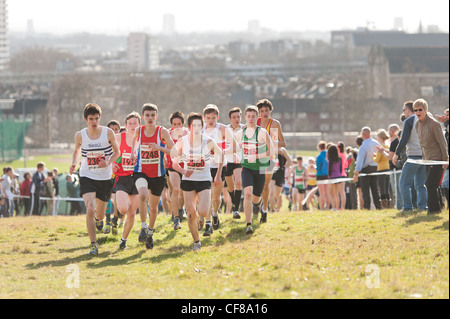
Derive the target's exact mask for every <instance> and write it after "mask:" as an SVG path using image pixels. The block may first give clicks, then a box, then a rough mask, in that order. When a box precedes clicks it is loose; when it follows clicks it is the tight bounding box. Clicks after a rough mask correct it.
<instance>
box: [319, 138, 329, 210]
mask: <svg viewBox="0 0 450 319" xmlns="http://www.w3.org/2000/svg"><path fill="white" fill-rule="evenodd" d="M326 147H327V144H326V143H325V142H324V141H320V142H319V144H318V145H317V149H318V150H319V152H320V154H319V156H317V159H316V169H317V173H316V180H317V181H322V180H327V179H328V161H327V151H326ZM317 187H318V189H319V208H320V209H327V208H328V207H329V206H330V195H329V194H328V185H327V184H320V183H317Z"/></svg>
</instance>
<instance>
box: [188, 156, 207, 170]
mask: <svg viewBox="0 0 450 319" xmlns="http://www.w3.org/2000/svg"><path fill="white" fill-rule="evenodd" d="M186 165H187V167H188V168H190V169H193V170H195V171H202V170H204V169H205V158H204V157H203V156H201V155H191V156H189V157H187V158H186Z"/></svg>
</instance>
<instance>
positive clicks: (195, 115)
mask: <svg viewBox="0 0 450 319" xmlns="http://www.w3.org/2000/svg"><path fill="white" fill-rule="evenodd" d="M194 120H200V121H201V122H202V126H203V116H202V115H201V114H200V113H195V112H192V113H189V115H188V118H187V126H188V127H190V126H191V124H192V122H193V121H194Z"/></svg>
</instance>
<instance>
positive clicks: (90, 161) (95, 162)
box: [86, 151, 106, 171]
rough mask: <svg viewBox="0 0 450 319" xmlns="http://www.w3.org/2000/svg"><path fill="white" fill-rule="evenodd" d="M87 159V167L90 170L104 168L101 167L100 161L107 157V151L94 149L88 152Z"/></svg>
mask: <svg viewBox="0 0 450 319" xmlns="http://www.w3.org/2000/svg"><path fill="white" fill-rule="evenodd" d="M86 159H87V167H88V169H89V170H90V171H94V170H99V169H104V168H100V167H99V164H100V161H101V160H102V159H103V160H104V159H106V158H105V152H104V151H92V152H88V153H87V154H86Z"/></svg>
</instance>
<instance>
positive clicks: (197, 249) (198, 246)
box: [192, 242, 202, 251]
mask: <svg viewBox="0 0 450 319" xmlns="http://www.w3.org/2000/svg"><path fill="white" fill-rule="evenodd" d="M200 248H202V244H201V243H200V242H198V243H194V249H192V250H193V251H199V250H200Z"/></svg>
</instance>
